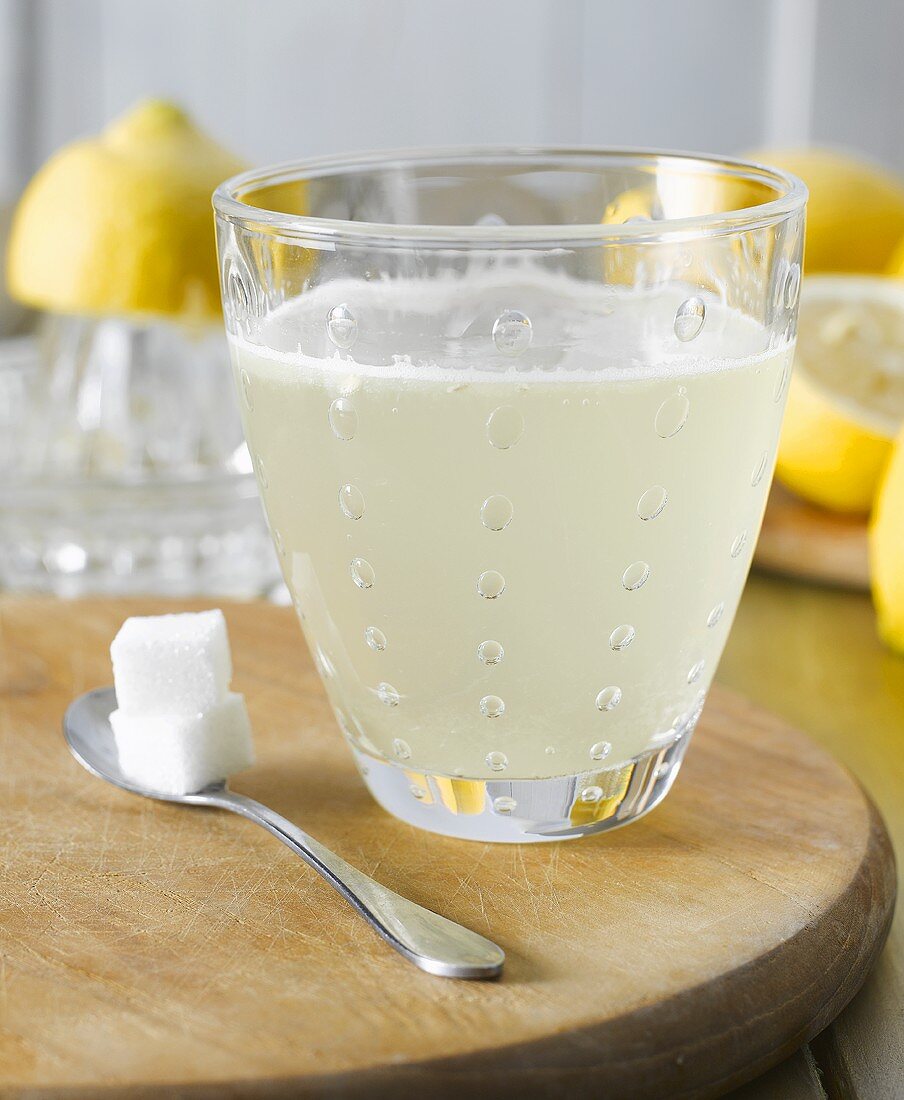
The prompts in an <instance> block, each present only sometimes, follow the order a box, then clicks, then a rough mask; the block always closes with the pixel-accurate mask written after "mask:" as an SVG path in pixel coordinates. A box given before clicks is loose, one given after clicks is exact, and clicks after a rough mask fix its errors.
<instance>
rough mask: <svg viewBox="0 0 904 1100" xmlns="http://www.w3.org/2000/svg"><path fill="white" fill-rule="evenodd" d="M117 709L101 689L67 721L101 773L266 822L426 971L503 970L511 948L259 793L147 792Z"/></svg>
mask: <svg viewBox="0 0 904 1100" xmlns="http://www.w3.org/2000/svg"><path fill="white" fill-rule="evenodd" d="M115 707H116V693H115V692H114V690H113V688H100V689H99V690H98V691H89V692H88V693H87V694H86V695H82V696H81V697H80V698H78V699H76V700H75V702H74V703H72V705H71V706H70V707H69V709H68V710H67V711H66V716H65V718H64V719H63V732H64V733H65V736H66V741H67V743H68V745H69V749H70V751H71V752H72V755H73V756H74V757H75V759H76V760H77V761H78V762H79V763H80V764H81V765H82V767H84V768H87V769H88V771H89V772H91V773H92V774H93V775H96V776H99V777H100V778H101V779H106V781H107V782H108V783H112V784H113V785H114V786H116V787H122V789H123V790H125V791H131V792H132V793H133V794H142V795H145V796H146V797H147V798H158V799H161V800H162V801H164V802H185V803H187V804H188V805H189V806H216V807H218V808H219V809H221V810H232V812H233V813H237V814H241V816H242V817H247V818H248V820H249V821H254V822H255V823H256V824H258V825H262V826H263V827H264V828H265V829H266V830H267V831H268V832H270V833H272V834H273V835H274V836H275V837H278V838H279V839H280V840H281V841H282V842H283V844H285V845H286V846H287V847H288V848H291V849H292V851H293V852H295V853H296V854H297V855H300V856H301V858H302V859H303V860H304V861H305V863H307V864H309V865H310V866H311V867H313V868H314V870H315V871H317V873H318V874H320V875H322V876H323V878H325V879H326V881H327V882H328V883H330V885H331V886H333V887H334V888H335V889H336V890H338V891H339V893H340V894H341V895H342V896H343V897H344V898H345V900H346V901H348V902H350V903H351V904H352V905H353V906H354V908H355V909H357V911H358V912H359V913H360V914H361V916H362V917H364V919H365V920H366V921H367V922H368V923H369V924H370V925H371V927H372V928H373V929H374V930H375V931H376V932H378V933H379V934H380V935H381V936H382V937H383V939H384V940H386V942H387V943H388V944H389V945H390V946H391V947H394V948H395V949H396V951H398V952H399V954H400V955H404V956H405V958H406V959H408V960H409V961H410V962H413V963H414V965H415V966H419V967H420V968H421V970H426V971H427V972H428V973H430V974H438V975H439V976H440V977H443V978H496V977H498V976H499V974H501V973H502V965H503V963H504V962H505V953H504V952H503V950H502V948H501V947H498V946H497V945H496V944H495V943H492V942H491V941H490V940H487V939H484V937H483V936H479V935H478V934H477V933H476V932H471V931H470V930H469V929H467V928H462V926H461V925H460V924H455V922H454V921H451V920H447V919H446V918H445V917H441V916H439V915H438V914H437V913H434V912H432V911H431V910H430V909H424V908H423V906H420V905H415V903H414V902H413V901H408V900H407V898H403V897H400V895H399V894H396V893H394V892H393V891H392V890H388V889H387V888H386V887H385V886H381V885H380V883H379V882H375V881H374V880H373V879H372V878H370V877H369V876H368V875H365V874H363V873H362V872H361V871H356V870H355V868H354V867H350V866H349V865H348V864H347V863H346V862H345V860H344V859H340V858H339V856H337V855H334V854H333V853H332V852H331V851H330V850H329V849H328V848H324V846H323V845H322V844H320V843H318V842H317V841H316V840H314V838H313V837H310V836H308V834H307V833H305V832H303V831H302V830H301V829H299V828H298V826H297V825H293V824H292V823H291V821H287V820H286V819H285V818H284V817H281V816H280V815H279V814H277V813H274V811H273V810H270V809H268V808H267V807H266V806H262V805H261V803H260V802H255V801H254V799H253V798H246V797H245V795H242V794H236V793H235V792H234V791H231V790H229V788H228V786H227V785H226V781H225V780H224V781H223V782H220V783H212V784H211V785H210V786H208V787H204V788H203V790H200V791H192V793H191V794H184V795H172V794H163V793H161V792H160V791H154V790H146V789H145V788H144V787H140V786H139V785H138V784H137V783H135V782H134V781H133V780H131V779H128V778H127V777H126V776H124V775H123V773H122V772H121V771H120V769H119V761H118V758H117V754H116V745H115V742H114V740H113V731H112V729H111V728H110V713H111V711H113V710H114V709H115Z"/></svg>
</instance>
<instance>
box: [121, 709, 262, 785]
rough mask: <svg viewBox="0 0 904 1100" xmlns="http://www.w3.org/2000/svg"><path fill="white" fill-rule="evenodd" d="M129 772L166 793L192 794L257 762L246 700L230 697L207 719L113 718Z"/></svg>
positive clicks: (123, 764)
mask: <svg viewBox="0 0 904 1100" xmlns="http://www.w3.org/2000/svg"><path fill="white" fill-rule="evenodd" d="M110 724H111V726H112V727H113V736H114V739H115V741H116V748H117V750H118V752H119V766H120V767H121V768H122V771H123V773H124V774H125V775H126V776H127V777H128V778H129V779H133V780H134V781H135V782H136V783H140V784H141V785H142V786H143V787H149V788H151V789H152V790H155V791H160V792H161V793H163V794H189V793H191V792H192V791H199V790H201V788H202V787H206V786H207V785H208V784H209V783H215V782H217V781H218V780H221V779H226V778H227V777H228V776H230V775H232V774H233V773H234V772H237V771H241V770H242V768H247V767H250V765H251V764H253V763H254V750H253V748H252V745H251V722H250V720H249V718H248V711H247V709H246V707H245V698H244V696H243V695H239V694H237V693H235V692H230V693H229V694H228V695H227V696H226V699H225V701H224V702H222V703H218V704H216V706H213V707H210V708H209V709H208V710H207V711H205V712H204V713H203V714H194V715H190V716H185V715H175V714H173V715H167V714H131V713H126V712H124V711H122V710H114V711H113V713H112V714H111V715H110Z"/></svg>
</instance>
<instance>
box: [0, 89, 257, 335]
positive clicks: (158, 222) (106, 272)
mask: <svg viewBox="0 0 904 1100" xmlns="http://www.w3.org/2000/svg"><path fill="white" fill-rule="evenodd" d="M242 167H243V165H242V164H241V162H240V161H238V160H237V159H236V158H235V157H234V156H232V154H231V153H228V152H226V150H224V149H222V148H221V147H220V146H219V145H217V144H216V142H214V141H213V140H211V139H210V138H209V137H207V136H205V135H204V134H202V133H201V132H200V131H199V130H198V129H197V127H196V126H195V125H194V124H193V122H192V121H191V119H190V118H189V117H188V116H187V115H186V114H185V113H184V112H183V111H181V110H180V109H179V108H178V107H176V106H174V105H173V104H171V103H166V102H163V101H161V100H149V101H147V102H144V103H141V104H139V105H138V106H137V107H135V108H134V109H133V110H132V111H130V112H129V113H128V114H126V115H124V116H123V117H122V118H120V119H118V120H117V121H115V122H114V123H113V124H112V125H110V126H109V127H108V128H107V129H106V130H105V131H104V132H103V133H102V134H101V135H100V136H99V137H96V138H90V139H88V140H85V141H78V142H74V143H73V144H71V145H68V146H66V147H65V148H63V149H61V150H60V151H59V152H58V153H57V154H56V155H55V156H53V157H51V159H50V160H49V161H48V162H47V163H46V164H45V165H44V166H43V168H41V169H40V171H39V172H38V173H37V175H36V176H35V177H34V179H33V180H32V181H31V183H30V184H29V185H28V187H27V188H26V190H25V193H24V195H23V196H22V199H21V201H20V203H19V206H18V209H17V211H16V214H15V219H14V222H13V228H12V234H11V239H10V244H9V252H8V261H7V265H8V266H7V277H8V282H9V287H10V291H11V293H12V294H13V295H14V296H15V297H16V298H18V299H19V300H20V301H22V302H25V303H27V304H28V305H32V306H37V307H39V308H41V309H47V310H52V311H55V312H63V313H91V314H101V313H102V314H167V315H179V316H182V317H196V318H203V317H205V316H211V315H216V314H217V313H218V312H219V308H220V307H219V289H218V280H217V263H216V248H215V240H214V230H213V217H212V213H211V206H210V197H211V192H212V191H213V189H214V188H215V187H216V185H217V184H218V183H220V182H221V181H222V180H224V179H225V178H227V177H228V176H231V175H234V174H235V173H236V172H238V171H241V169H242Z"/></svg>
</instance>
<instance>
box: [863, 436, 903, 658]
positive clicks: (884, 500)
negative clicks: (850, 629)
mask: <svg viewBox="0 0 904 1100" xmlns="http://www.w3.org/2000/svg"><path fill="white" fill-rule="evenodd" d="M869 552H870V576H871V582H872V588H873V602H874V603H875V605H876V611H877V612H878V617H879V633H880V634H881V636H882V638H883V640H884V641H885V642H886V643H887V644H888V645H890V646H891V647H892V648H893V649H896V650H897V651H898V652H899V653H904V431H902V432H901V433H900V434H899V436H898V438H897V441H896V443H895V445H894V449H893V450H892V456H891V459H890V461H889V463H888V466H887V468H886V471H885V476H884V478H883V479H882V484H881V486H880V488H879V493H878V495H877V497H876V503H875V507H874V509H873V516H872V521H871V523H870V532H869Z"/></svg>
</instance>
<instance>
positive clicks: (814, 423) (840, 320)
mask: <svg viewBox="0 0 904 1100" xmlns="http://www.w3.org/2000/svg"><path fill="white" fill-rule="evenodd" d="M902 422H904V283H901V282H898V281H897V280H894V279H887V278H883V277H881V276H868V275H848V276H843V275H842V276H838V275H836V276H830V275H825V276H813V277H808V278H807V280H805V282H804V285H803V289H802V294H801V303H800V325H799V330H798V337H797V352H796V355H795V360H794V377H793V378H792V381H791V387H790V392H789V395H788V407H787V409H786V411H785V422H784V426H783V428H782V436H781V441H780V444H779V452H778V463H777V465H776V473H777V475H778V477H779V478H780V479H781V480H782V481H783V482H784V483H785V484H786V485H787V486H788V487H789V488H790V489H793V490H794V492H796V493H798V494H799V495H800V496H802V497H805V498H806V499H807V500H810V501H813V502H814V503H815V504H820V505H822V506H823V507H825V508H830V509H832V510H833V511H838V512H863V513H865V512H868V511H869V509H870V507H871V505H872V502H873V498H874V496H875V493H876V489H877V487H878V483H879V480H880V478H881V476H882V473H883V470H884V468H885V464H886V462H887V461H888V457H889V455H890V453H891V440H892V438H893V437H894V436H895V434H896V433H897V431H898V429H899V427H900V425H901V423H902Z"/></svg>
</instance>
